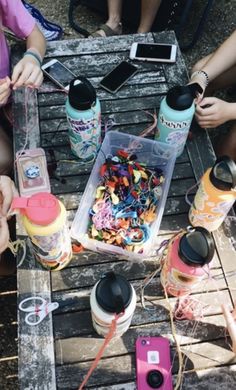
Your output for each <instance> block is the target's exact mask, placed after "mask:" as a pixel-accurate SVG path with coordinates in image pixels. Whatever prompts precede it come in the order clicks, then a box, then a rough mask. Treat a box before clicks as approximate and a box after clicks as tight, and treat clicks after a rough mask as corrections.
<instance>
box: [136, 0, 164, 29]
mask: <svg viewBox="0 0 236 390" xmlns="http://www.w3.org/2000/svg"><path fill="white" fill-rule="evenodd" d="M164 1H165V0H164ZM160 4H161V0H142V4H141V18H140V24H139V27H138V30H137V32H138V33H146V32H149V31H150V30H151V27H152V24H153V22H154V19H155V17H156V14H157V11H158V9H159V7H160Z"/></svg>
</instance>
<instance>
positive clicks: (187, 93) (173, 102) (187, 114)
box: [156, 83, 202, 157]
mask: <svg viewBox="0 0 236 390" xmlns="http://www.w3.org/2000/svg"><path fill="white" fill-rule="evenodd" d="M197 92H202V88H201V87H200V85H199V84H197V83H194V84H190V85H185V86H176V87H173V88H171V89H170V90H169V91H168V93H167V95H166V97H165V98H164V99H163V100H162V101H161V105H160V110H159V115H158V123H157V130H158V132H157V135H156V139H157V140H158V141H161V142H165V143H167V144H170V145H174V146H176V148H177V157H178V156H180V155H181V154H182V152H183V150H184V146H185V142H186V140H187V136H188V132H189V128H190V125H191V122H192V119H193V115H194V113H195V105H194V98H195V97H196V94H197Z"/></svg>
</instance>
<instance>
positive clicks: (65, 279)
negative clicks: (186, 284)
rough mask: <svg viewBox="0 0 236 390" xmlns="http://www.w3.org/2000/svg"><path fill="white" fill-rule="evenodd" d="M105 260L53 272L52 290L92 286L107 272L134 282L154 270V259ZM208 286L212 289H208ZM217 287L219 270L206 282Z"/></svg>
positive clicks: (220, 284) (220, 283)
mask: <svg viewBox="0 0 236 390" xmlns="http://www.w3.org/2000/svg"><path fill="white" fill-rule="evenodd" d="M105 255H106V254H105ZM103 256H104V254H103ZM107 259H108V261H107V263H100V264H93V265H91V266H84V265H82V266H81V267H70V268H65V269H63V270H62V271H60V272H53V273H52V275H51V279H52V290H53V291H55V290H68V289H71V288H81V287H88V286H93V285H94V284H95V283H96V282H97V281H98V280H99V279H100V277H101V276H102V275H103V274H104V273H106V272H108V270H109V271H114V272H117V273H120V274H121V275H123V276H124V277H125V278H127V279H129V280H135V279H143V278H145V277H146V276H147V275H148V274H149V273H151V272H152V271H154V270H155V269H156V260H155V259H153V260H152V259H151V260H148V261H143V262H135V263H133V262H131V261H127V260H123V261H122V260H120V261H118V262H117V261H116V262H111V261H110V259H109V257H108V258H107ZM206 277H207V275H206ZM209 286H212V287H211V288H210V287H209ZM217 287H218V288H224V287H225V280H224V276H223V274H222V270H221V269H219V270H212V271H211V278H210V279H209V281H208V288H209V289H214V290H215V289H216V288H217Z"/></svg>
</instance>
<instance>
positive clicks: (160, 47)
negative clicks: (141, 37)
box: [130, 42, 177, 63]
mask: <svg viewBox="0 0 236 390" xmlns="http://www.w3.org/2000/svg"><path fill="white" fill-rule="evenodd" d="M176 53H177V46H176V45H171V44H164V43H138V42H135V43H133V44H132V46H131V49H130V59H131V60H139V61H152V62H170V63H173V62H175V61H176Z"/></svg>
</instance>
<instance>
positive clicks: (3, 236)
mask: <svg viewBox="0 0 236 390" xmlns="http://www.w3.org/2000/svg"><path fill="white" fill-rule="evenodd" d="M9 237H10V236H9V229H8V224H7V219H6V217H0V253H2V252H4V251H5V249H7V246H8V241H9Z"/></svg>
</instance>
